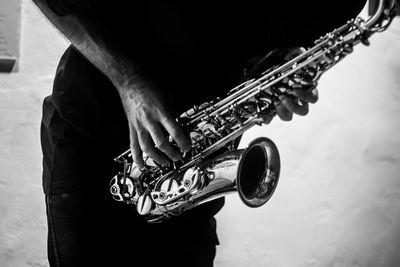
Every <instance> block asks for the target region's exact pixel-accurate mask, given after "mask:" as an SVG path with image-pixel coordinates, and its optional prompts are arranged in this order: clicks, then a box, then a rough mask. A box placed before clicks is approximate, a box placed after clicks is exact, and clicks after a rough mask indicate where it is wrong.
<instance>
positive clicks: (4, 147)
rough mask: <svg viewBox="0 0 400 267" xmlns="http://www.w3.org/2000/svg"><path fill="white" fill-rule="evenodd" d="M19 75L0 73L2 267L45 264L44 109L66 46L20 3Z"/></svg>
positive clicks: (32, 9) (27, 5)
mask: <svg viewBox="0 0 400 267" xmlns="http://www.w3.org/2000/svg"><path fill="white" fill-rule="evenodd" d="M21 30H22V32H21V61H20V70H19V72H18V73H12V74H4V73H0V151H1V152H0V266H4V267H19V266H21V267H22V266H46V265H47V259H46V234H47V232H46V231H47V228H46V227H47V226H46V217H45V206H44V197H43V194H42V188H41V169H42V162H41V160H42V158H41V149H40V139H39V127H40V118H41V108H42V101H43V98H44V96H46V95H48V94H50V92H51V87H52V80H53V77H54V72H55V68H56V66H57V63H58V59H59V57H60V56H61V53H62V52H63V50H64V49H65V48H66V46H67V43H66V42H65V41H64V40H63V39H62V38H61V37H60V36H59V34H58V33H57V32H56V31H55V30H54V29H52V28H51V27H50V25H48V24H47V22H46V21H45V20H44V18H43V17H42V16H41V15H40V13H39V12H38V11H37V9H36V7H34V6H33V4H32V2H31V1H30V0H23V1H22V23H21Z"/></svg>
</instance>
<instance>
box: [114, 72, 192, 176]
mask: <svg viewBox="0 0 400 267" xmlns="http://www.w3.org/2000/svg"><path fill="white" fill-rule="evenodd" d="M118 91H119V92H120V95H121V100H122V103H123V106H124V109H125V113H126V116H127V119H128V122H129V131H130V142H131V150H132V151H131V152H132V159H133V160H134V162H135V163H136V165H137V166H138V167H139V168H143V167H144V166H145V165H144V161H143V156H142V152H145V153H146V154H147V155H148V156H150V158H152V159H153V160H154V161H156V162H157V163H158V164H161V165H164V166H165V165H169V163H170V159H172V160H173V161H178V160H179V159H181V157H182V154H181V152H180V151H179V150H181V151H184V152H187V151H189V150H190V148H191V143H190V140H189V139H188V138H187V137H186V136H185V134H184V132H183V131H182V129H181V128H180V126H179V125H178V124H177V122H176V121H175V120H174V119H173V118H172V116H171V115H170V113H169V112H168V111H167V109H166V106H165V104H164V101H163V98H162V97H161V94H160V93H159V92H158V89H157V88H156V86H155V85H153V84H151V83H149V82H148V81H145V80H141V79H140V80H139V79H137V78H136V79H131V80H129V81H128V82H127V83H125V85H124V86H123V88H119V90H118ZM168 135H170V136H171V138H172V139H173V140H174V141H175V143H176V144H177V146H178V147H175V146H173V145H172V144H171V143H170V142H169V140H168Z"/></svg>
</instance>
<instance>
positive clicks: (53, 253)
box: [46, 193, 216, 267]
mask: <svg viewBox="0 0 400 267" xmlns="http://www.w3.org/2000/svg"><path fill="white" fill-rule="evenodd" d="M111 201H113V200H111ZM111 201H110V202H109V203H106V202H108V201H107V200H106V198H100V197H99V196H97V195H95V194H83V193H63V194H57V195H51V196H46V205H47V218H48V229H49V234H48V258H49V263H50V266H199V267H200V266H204V267H205V266H213V260H214V256H215V245H216V240H215V239H214V240H212V238H211V237H212V236H213V235H214V234H215V230H216V229H215V219H214V218H210V219H209V220H208V221H197V222H196V223H195V224H189V223H188V224H186V223H184V222H173V221H170V222H167V223H163V224H156V225H148V224H147V225H146V224H142V223H137V222H138V218H134V217H135V216H134V215H133V214H132V211H129V210H128V209H125V208H126V207H121V206H120V205H115V204H114V203H113V202H111Z"/></svg>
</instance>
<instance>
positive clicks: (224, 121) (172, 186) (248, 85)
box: [110, 0, 396, 222]
mask: <svg viewBox="0 0 400 267" xmlns="http://www.w3.org/2000/svg"><path fill="white" fill-rule="evenodd" d="M395 15H396V6H395V1H394V0H380V1H379V4H378V6H377V8H376V11H375V12H374V14H373V15H372V16H370V17H369V18H368V20H364V19H362V18H360V17H357V18H355V19H353V20H350V21H348V22H347V23H346V24H344V25H343V26H341V27H340V28H337V29H335V30H333V31H332V32H330V33H328V34H326V35H325V36H323V37H321V38H319V39H318V40H316V41H315V43H314V46H313V47H311V48H309V49H307V50H306V51H305V52H302V53H300V54H299V53H297V55H296V56H294V57H292V58H287V59H286V60H285V61H284V62H283V63H281V64H277V65H274V66H268V67H266V69H262V71H259V72H258V73H257V75H255V76H254V77H253V78H249V79H247V80H246V81H245V82H243V83H241V84H239V85H238V86H237V87H235V88H233V89H232V90H230V91H229V92H228V94H227V95H226V96H225V97H224V98H222V99H221V98H217V99H215V100H213V101H210V102H207V103H204V104H202V105H200V106H194V107H193V108H191V109H189V110H187V111H186V112H184V113H183V114H182V115H181V116H180V117H179V118H178V119H177V121H178V122H179V123H180V124H181V125H182V127H183V129H184V130H185V131H186V132H187V133H188V136H189V137H190V139H191V142H192V148H191V150H190V151H189V152H188V153H184V155H183V159H182V160H181V161H180V162H174V163H173V164H172V166H169V167H163V166H160V165H158V164H157V163H156V162H154V161H153V160H152V159H151V158H149V157H148V156H144V162H145V165H146V167H145V168H144V169H139V168H138V167H136V166H135V164H134V163H133V160H132V157H131V152H130V150H127V151H125V152H124V153H123V154H121V155H120V156H118V157H117V158H115V161H117V162H120V163H121V164H122V165H123V168H122V169H123V170H122V171H121V172H120V173H118V174H117V175H116V176H114V177H113V178H112V180H111V182H110V192H111V194H112V196H113V198H114V199H115V200H117V201H123V202H125V203H127V204H134V205H136V209H137V212H138V213H139V214H140V215H143V216H144V218H145V220H147V221H148V222H161V221H164V220H166V219H168V218H170V217H173V216H177V215H180V214H181V213H183V212H185V211H187V210H189V209H192V208H194V207H197V206H199V205H201V204H203V203H206V202H209V201H211V200H214V199H216V198H219V197H222V196H225V195H227V194H229V193H231V192H238V194H239V196H240V198H241V200H242V201H243V202H244V203H245V204H246V205H247V206H249V207H260V206H262V205H264V204H265V203H266V202H267V201H268V200H269V199H270V197H271V196H272V194H273V193H274V191H275V188H276V187H277V184H278V180H279V174H280V157H279V152H278V149H277V147H276V145H275V144H274V143H273V142H272V141H271V140H270V139H268V138H265V137H262V138H257V139H255V140H254V141H252V142H251V143H250V144H249V145H248V147H247V148H245V149H236V146H237V143H238V142H237V140H238V138H239V137H240V136H241V135H242V134H243V133H244V132H245V131H247V130H248V129H250V128H251V127H253V126H254V125H261V124H268V123H269V122H270V121H271V120H272V119H273V117H274V116H275V115H276V111H275V106H276V105H277V104H278V103H279V101H280V98H281V97H282V96H284V95H285V94H287V93H288V92H289V91H290V90H291V89H293V88H296V89H298V88H314V87H315V85H316V83H317V81H318V79H319V78H320V76H321V75H322V74H323V73H324V72H325V71H327V70H328V69H330V68H331V67H332V66H334V65H336V64H337V63H338V62H340V61H341V60H342V59H343V58H344V57H345V56H347V55H348V54H350V53H351V52H352V51H353V46H355V45H357V44H359V43H363V44H365V45H368V44H369V42H368V38H369V37H370V36H371V35H372V34H374V33H376V32H381V31H384V30H385V29H386V28H387V27H388V26H389V25H390V23H391V21H392V19H393V18H394V16H395ZM261 65H262V64H261ZM170 141H171V143H173V141H172V140H171V139H170ZM235 141H236V142H235Z"/></svg>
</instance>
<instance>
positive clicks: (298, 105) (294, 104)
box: [281, 96, 308, 116]
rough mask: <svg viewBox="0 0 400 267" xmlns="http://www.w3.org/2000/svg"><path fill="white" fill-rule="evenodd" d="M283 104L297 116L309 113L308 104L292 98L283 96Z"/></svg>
mask: <svg viewBox="0 0 400 267" xmlns="http://www.w3.org/2000/svg"><path fill="white" fill-rule="evenodd" d="M281 104H282V105H283V106H285V108H286V109H287V110H289V111H290V112H292V113H295V114H297V115H300V116H305V115H307V113H308V103H307V102H305V101H303V100H299V101H296V100H295V99H293V98H292V97H289V96H283V97H281Z"/></svg>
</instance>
